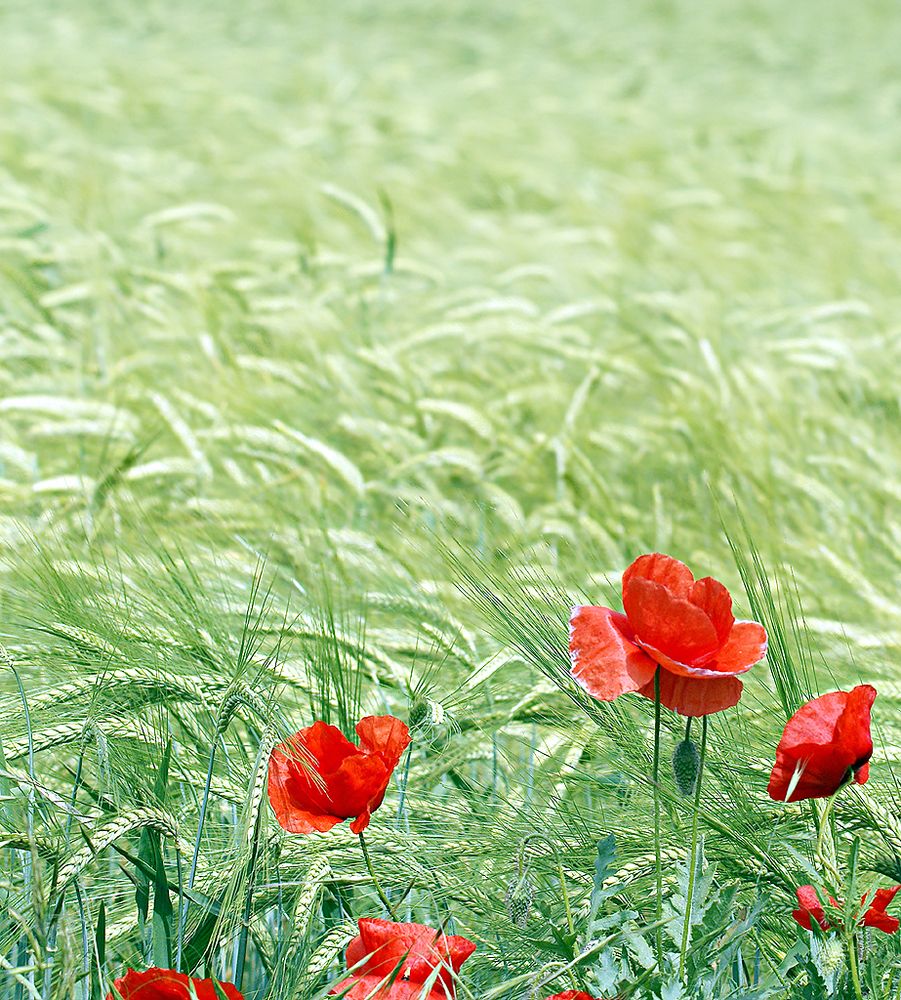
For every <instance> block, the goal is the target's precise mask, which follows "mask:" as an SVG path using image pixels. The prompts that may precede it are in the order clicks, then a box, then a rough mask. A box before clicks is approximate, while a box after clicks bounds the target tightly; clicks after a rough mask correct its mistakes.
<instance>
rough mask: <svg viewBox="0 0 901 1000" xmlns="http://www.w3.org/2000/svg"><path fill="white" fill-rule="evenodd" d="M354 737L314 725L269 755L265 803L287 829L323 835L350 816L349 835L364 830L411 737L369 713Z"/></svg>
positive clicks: (321, 724)
mask: <svg viewBox="0 0 901 1000" xmlns="http://www.w3.org/2000/svg"><path fill="white" fill-rule="evenodd" d="M357 735H358V736H359V737H360V745H359V746H354V744H353V743H351V742H350V740H348V739H347V738H346V737H345V736H344V734H343V733H342V732H341V730H340V729H336V728H335V727H334V726H328V725H326V724H325V723H324V722H314V723H313V725H312V726H309V727H308V728H307V729H301V731H300V732H299V733H296V734H295V735H294V736H292V737H291V738H290V739H289V740H286V741H285V742H284V743H282V744H280V745H279V746H277V747H276V748H275V749H274V750H273V751H272V757H271V758H270V759H269V801H270V803H271V804H272V808H273V810H274V811H275V815H276V818H277V819H278V821H279V823H280V824H281V825H282V826H283V827H284V828H285V829H286V830H290V831H291V833H312V832H313V831H314V830H318V831H319V832H320V833H324V832H325V831H326V830H331V828H332V827H333V826H335V825H336V824H337V823H341V822H342V821H343V820H345V819H351V818H353V823H351V824H350V828H351V830H353V832H354V833H361V832H362V831H363V830H365V829H366V827H367V826H369V819H370V816H371V815H372V813H373V812H374V811H375V810H376V809H378V807H379V806H380V805H381V804H382V799H384V797H385V790H386V789H387V787H388V782H389V780H390V779H391V774H392V772H393V771H394V768H395V767H397V764H398V761H399V760H400V758H401V754H402V753H403V752H404V750H406V749H407V747H408V746H409V745H410V733H409V730H408V729H407V727H406V725H405V724H404V723H403V722H401V721H400V719H395V718H394V717H393V716H391V715H378V716H373V715H368V716H366V718H365V719H361V720H360V721H359V722H358V723H357Z"/></svg>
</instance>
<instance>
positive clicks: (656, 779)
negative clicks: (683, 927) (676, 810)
mask: <svg viewBox="0 0 901 1000" xmlns="http://www.w3.org/2000/svg"><path fill="white" fill-rule="evenodd" d="M660 669H661V668H660V666H659V665H658V667H657V669H656V670H655V671H654V766H653V773H652V778H653V785H654V862H655V871H656V877H657V931H656V942H657V968H658V969H659V970H660V973H661V975H662V974H663V867H662V865H661V863H660V788H659V783H660Z"/></svg>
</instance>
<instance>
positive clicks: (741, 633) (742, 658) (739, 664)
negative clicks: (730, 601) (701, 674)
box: [711, 622, 767, 674]
mask: <svg viewBox="0 0 901 1000" xmlns="http://www.w3.org/2000/svg"><path fill="white" fill-rule="evenodd" d="M766 650H767V637H766V629H765V628H764V627H763V626H762V625H761V624H759V623H758V622H735V623H734V624H733V625H732V627H731V628H730V629H729V634H728V636H727V637H726V641H725V643H724V644H723V647H722V649H721V650H720V651H719V652H718V653H717V654H716V660H715V661H714V663H713V664H711V665H712V666H715V667H716V669H717V670H719V671H721V672H722V673H724V674H742V673H744V672H745V671H746V670H750V669H751V667H753V666H754V664H755V663H760V661H761V660H762V659H763V658H764V657H765V656H766Z"/></svg>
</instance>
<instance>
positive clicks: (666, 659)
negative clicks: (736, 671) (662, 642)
mask: <svg viewBox="0 0 901 1000" xmlns="http://www.w3.org/2000/svg"><path fill="white" fill-rule="evenodd" d="M641 648H642V649H643V650H644V651H645V652H646V653H647V654H648V656H650V658H651V659H652V660H653V661H654V662H655V663H659V664H660V666H661V667H663V669H664V670H668V671H670V673H673V674H677V675H678V676H679V677H695V678H698V679H700V678H702V677H722V676H723V675H724V673H725V671H722V670H717V669H716V664H715V663H710V664H708V665H707V666H703V667H695V666H691V665H690V664H688V663H680V662H679V661H678V660H674V659H673V658H672V657H671V656H667V655H666V653H662V652H661V651H660V650H659V649H655V648H654V647H653V646H651V645H650V644H649V643H646V642H643V643H642V644H641ZM740 672H741V673H744V670H742V671H740Z"/></svg>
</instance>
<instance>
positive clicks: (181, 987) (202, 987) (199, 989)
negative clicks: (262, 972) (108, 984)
mask: <svg viewBox="0 0 901 1000" xmlns="http://www.w3.org/2000/svg"><path fill="white" fill-rule="evenodd" d="M191 987H193V989H194V992H193V993H192V992H191ZM219 988H220V989H221V990H222V992H223V993H224V994H225V995H226V996H227V997H228V1000H244V996H243V994H241V993H239V992H238V990H237V989H236V988H235V987H234V986H232V984H231V983H219ZM195 995H196V997H197V1000H220V997H219V994H218V993H217V992H216V987H215V985H214V983H213V980H212V979H191V978H190V977H189V976H186V975H185V974H184V973H183V972H176V971H175V970H174V969H147V970H146V971H145V972H135V970H134V969H129V970H128V972H126V973H125V975H124V976H123V977H122V978H121V979H116V980H114V982H113V989H112V990H111V991H110V992H109V993H108V994H107V997H106V1000H119V998H120V997H121V998H122V1000H193V998H194V996H195Z"/></svg>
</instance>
